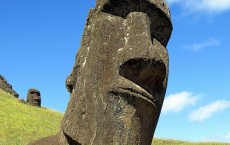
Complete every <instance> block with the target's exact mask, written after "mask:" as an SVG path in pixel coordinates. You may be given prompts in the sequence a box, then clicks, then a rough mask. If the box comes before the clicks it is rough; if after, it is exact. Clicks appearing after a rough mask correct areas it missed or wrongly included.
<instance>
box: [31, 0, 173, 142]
mask: <svg viewBox="0 0 230 145" xmlns="http://www.w3.org/2000/svg"><path fill="white" fill-rule="evenodd" d="M171 32H172V24H171V20H170V14H169V10H168V7H167V5H166V3H165V2H164V1H162V0H142V1H136V0H98V1H97V2H96V7H95V8H94V9H91V11H90V13H89V16H88V19H87V22H86V25H85V30H84V34H83V38H82V44H81V48H80V49H79V51H78V53H77V56H76V63H75V65H74V68H73V71H72V73H71V74H70V75H69V76H68V77H67V80H66V87H67V89H68V90H69V92H70V93H71V98H70V101H69V104H68V107H67V110H66V112H65V115H64V118H63V120H62V125H61V130H60V132H59V133H58V134H57V135H56V139H58V140H59V143H56V144H63V145H67V144H71V145H79V144H80V145H110V144H119V145H151V142H152V138H153V135H154V131H155V128H156V125H157V122H158V118H159V115H160V112H161V108H162V104H163V100H164V96H165V91H166V87H167V80H168V68H169V66H168V53H167V49H166V45H167V43H168V40H169V38H170V36H171ZM45 140H46V141H47V142H50V140H53V139H52V137H51V138H46V139H45ZM45 140H44V139H42V140H40V143H39V141H38V142H37V143H35V144H36V145H39V144H43V145H44V144H46V143H45V142H46V141H45ZM54 140H55V139H54ZM47 144H48V143H47Z"/></svg>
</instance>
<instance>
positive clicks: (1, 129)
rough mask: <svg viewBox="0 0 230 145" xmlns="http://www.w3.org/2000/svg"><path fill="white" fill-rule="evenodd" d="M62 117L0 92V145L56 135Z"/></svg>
mask: <svg viewBox="0 0 230 145" xmlns="http://www.w3.org/2000/svg"><path fill="white" fill-rule="evenodd" d="M62 117H63V115H62V114H61V113H58V112H56V111H53V110H50V109H44V108H37V107H33V106H29V105H25V104H21V103H19V102H18V100H17V99H16V98H14V97H13V96H11V95H9V94H7V93H5V92H3V91H2V90H0V145H26V144H27V143H29V142H31V141H34V140H37V139H39V138H41V137H45V136H49V135H53V134H55V133H57V131H58V130H59V126H60V121H61V119H62ZM153 144H154V145H230V144H222V143H191V142H183V141H175V140H165V139H154V142H153Z"/></svg>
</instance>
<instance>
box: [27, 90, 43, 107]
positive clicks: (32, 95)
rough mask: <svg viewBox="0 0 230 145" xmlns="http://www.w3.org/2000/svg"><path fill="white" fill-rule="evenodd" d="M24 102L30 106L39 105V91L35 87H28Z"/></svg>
mask: <svg viewBox="0 0 230 145" xmlns="http://www.w3.org/2000/svg"><path fill="white" fill-rule="evenodd" d="M26 103H27V104H30V105H32V106H37V107H41V93H40V91H38V90H36V89H29V91H28V93H27V98H26Z"/></svg>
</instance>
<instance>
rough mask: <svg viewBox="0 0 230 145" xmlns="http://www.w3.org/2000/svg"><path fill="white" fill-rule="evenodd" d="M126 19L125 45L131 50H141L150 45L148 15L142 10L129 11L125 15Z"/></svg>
mask: <svg viewBox="0 0 230 145" xmlns="http://www.w3.org/2000/svg"><path fill="white" fill-rule="evenodd" d="M126 20H127V22H126V38H125V45H126V46H127V47H129V48H131V51H138V49H142V50H143V49H146V48H148V47H150V46H152V38H151V32H150V20H149V17H148V15H147V14H146V13H142V12H131V13H129V14H128V15H127V18H126ZM139 51H140V50H139Z"/></svg>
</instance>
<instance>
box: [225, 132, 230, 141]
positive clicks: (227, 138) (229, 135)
mask: <svg viewBox="0 0 230 145" xmlns="http://www.w3.org/2000/svg"><path fill="white" fill-rule="evenodd" d="M223 138H224V139H225V140H230V132H227V133H226V134H224V135H223Z"/></svg>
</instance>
